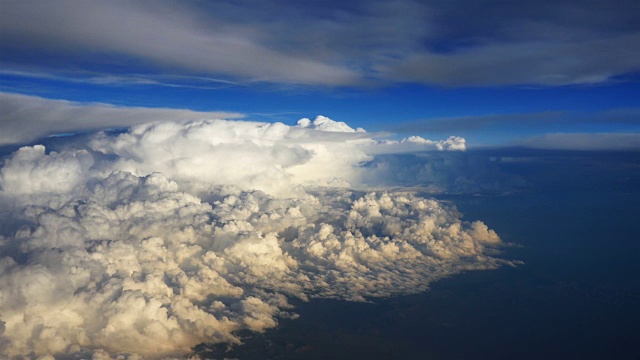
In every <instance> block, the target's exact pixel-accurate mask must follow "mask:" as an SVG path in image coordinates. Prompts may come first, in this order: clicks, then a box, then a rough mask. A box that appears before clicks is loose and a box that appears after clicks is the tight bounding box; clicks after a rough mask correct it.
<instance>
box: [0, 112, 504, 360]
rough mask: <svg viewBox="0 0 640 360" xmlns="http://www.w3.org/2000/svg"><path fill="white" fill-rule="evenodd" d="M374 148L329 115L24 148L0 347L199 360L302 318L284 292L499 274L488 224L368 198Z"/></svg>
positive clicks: (155, 129)
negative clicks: (204, 348) (196, 352)
mask: <svg viewBox="0 0 640 360" xmlns="http://www.w3.org/2000/svg"><path fill="white" fill-rule="evenodd" d="M407 142H408V143H411V146H412V148H411V150H414V149H415V146H417V144H421V145H422V146H423V149H434V150H436V149H456V148H459V147H460V144H461V141H460V140H456V141H451V140H446V141H443V142H432V141H427V140H425V139H422V140H419V139H416V138H414V139H411V140H406V141H405V143H407ZM402 144H403V142H397V143H396V144H395V145H396V146H397V147H400V146H402ZM451 144H453V145H451ZM462 144H464V142H463V141H462ZM450 145H451V146H450ZM376 146H379V147H380V148H381V149H384V148H385V146H389V143H382V142H379V141H377V140H373V139H371V138H370V137H368V136H367V135H366V133H365V132H364V131H363V130H354V129H352V128H350V127H349V126H348V125H346V124H344V123H339V122H335V121H333V120H331V119H328V118H325V117H318V118H316V119H315V120H314V121H311V120H309V119H302V120H301V121H299V123H298V125H296V126H287V125H284V124H278V123H275V124H266V123H252V122H243V121H226V120H200V121H195V122H188V123H174V122H164V123H152V124H142V125H138V126H135V127H133V128H132V129H131V130H130V131H129V132H126V133H123V134H119V135H110V134H108V133H99V134H96V135H94V136H93V137H92V138H90V139H89V141H88V143H87V144H86V146H85V147H84V148H78V146H77V143H76V144H74V147H73V148H71V147H69V148H66V149H62V150H61V151H59V152H47V149H46V148H45V147H44V146H42V145H36V146H28V147H23V148H21V149H19V150H18V151H16V152H15V153H13V154H11V155H10V156H8V157H7V158H6V159H5V160H4V163H3V166H2V168H0V186H1V190H0V212H1V214H0V215H2V217H3V218H4V220H3V221H2V222H0V253H1V254H2V257H1V258H0V274H1V275H0V288H2V289H3V291H2V292H1V293H0V324H1V325H2V326H0V353H1V354H3V355H4V356H6V357H9V358H21V357H30V358H38V357H43V356H63V355H69V356H75V355H77V356H93V357H94V358H96V359H98V358H100V359H107V358H111V357H112V356H116V355H122V356H124V357H128V358H130V359H138V358H139V357H140V356H144V357H145V358H165V357H172V356H178V357H180V356H187V355H188V354H189V353H190V352H191V349H192V348H193V347H194V346H195V345H197V344H199V343H203V342H222V343H228V344H238V343H240V341H241V340H240V338H239V337H238V335H237V333H238V331H240V330H250V331H255V332H262V331H264V330H265V329H268V328H272V327H275V326H277V324H278V319H280V318H285V317H291V318H295V317H296V315H295V313H294V311H295V309H293V308H292V306H291V305H290V303H289V299H290V298H298V299H302V300H308V299H311V298H335V299H344V300H349V301H366V300H367V299H371V298H376V297H385V296H391V295H394V294H408V293H415V292H420V291H424V290H425V289H426V288H427V287H428V285H429V283H430V282H432V281H434V280H437V279H440V278H442V277H445V276H448V275H451V274H454V273H458V272H460V271H464V270H475V269H493V268H495V267H497V266H499V265H500V264H501V263H505V261H503V260H499V259H496V258H494V257H493V256H492V255H491V254H494V253H495V252H494V250H493V249H494V248H495V247H496V246H498V245H500V243H501V242H500V239H499V237H498V235H497V234H496V233H495V232H494V231H492V230H490V229H488V228H487V226H486V225H484V224H483V223H482V222H479V221H476V222H464V221H461V219H460V214H459V213H458V212H457V211H455V210H454V209H451V208H449V207H447V206H444V205H443V204H442V203H439V202H438V201H435V200H431V199H426V198H422V197H419V196H416V195H415V194H412V193H411V192H406V191H387V192H385V191H371V190H370V189H367V188H366V187H365V186H364V179H365V178H366V174H367V171H370V169H368V168H367V166H365V165H363V164H365V163H366V161H369V160H370V159H372V156H373V155H371V151H370V150H371V149H374V148H375V147H376ZM397 151H398V149H394V150H393V151H392V152H397ZM377 152H378V153H380V152H383V151H382V150H380V149H378V150H377ZM376 171H378V173H379V172H380V171H381V170H380V169H377V170H376ZM356 188H357V189H358V190H354V189H356Z"/></svg>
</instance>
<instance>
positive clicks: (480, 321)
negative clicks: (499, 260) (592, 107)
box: [201, 149, 640, 359]
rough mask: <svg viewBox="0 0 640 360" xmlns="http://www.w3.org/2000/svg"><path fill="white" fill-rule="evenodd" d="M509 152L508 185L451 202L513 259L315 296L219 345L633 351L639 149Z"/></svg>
mask: <svg viewBox="0 0 640 360" xmlns="http://www.w3.org/2000/svg"><path fill="white" fill-rule="evenodd" d="M465 156H492V157H495V156H498V157H505V158H506V157H509V158H510V159H509V161H504V162H500V171H502V172H503V174H504V175H505V176H514V175H517V176H519V177H522V178H523V179H524V180H525V181H524V183H522V184H521V185H520V186H519V187H518V188H517V189H510V191H511V192H510V193H509V194H508V195H504V194H503V195H496V194H495V193H494V194H490V195H488V194H484V195H483V194H463V195H456V196H444V197H443V198H445V199H447V200H452V201H453V203H454V204H455V205H456V206H457V208H458V209H459V210H460V212H462V213H463V214H464V218H465V219H468V220H482V221H484V222H485V223H486V224H487V225H489V227H490V228H492V229H495V230H496V231H497V232H498V234H500V236H501V237H502V239H503V240H504V241H506V242H510V243H514V244H517V246H512V247H506V248H504V249H503V253H502V257H504V258H508V259H516V260H522V261H524V262H525V264H524V265H520V266H518V267H516V268H512V267H503V268H500V269H498V270H494V271H472V272H467V273H464V274H459V275H456V276H453V277H451V278H448V279H444V280H441V281H439V282H437V283H434V284H433V285H432V287H431V289H430V290H429V291H427V292H425V293H422V294H418V295H408V296H400V297H396V298H391V299H376V300H374V303H366V304H365V303H349V302H344V301H334V300H312V301H311V302H309V303H297V304H296V311H297V312H298V313H299V314H300V315H301V316H300V318H299V319H296V320H281V321H280V325H279V327H278V328H276V329H272V330H270V331H268V332H267V333H265V334H263V335H255V334H253V335H252V336H249V337H247V339H246V341H245V345H243V346H239V347H236V348H234V349H232V350H230V351H227V349H226V348H224V347H213V348H210V350H209V351H202V352H201V353H202V354H209V355H215V356H217V357H223V356H226V357H237V358H240V359H503V358H516V359H639V358H640V345H639V344H640V278H639V276H640V161H639V160H640V154H638V153H602V152H600V153H587V152H582V153H576V152H549V151H532V150H514V149H511V150H500V151H497V150H496V151H485V152H478V153H475V154H470V155H469V154H467V155H465Z"/></svg>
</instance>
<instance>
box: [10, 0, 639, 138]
mask: <svg viewBox="0 0 640 360" xmlns="http://www.w3.org/2000/svg"><path fill="white" fill-rule="evenodd" d="M0 6H1V9H2V10H1V11H0V54H1V56H0V86H1V88H0V90H1V91H2V97H3V98H2V101H3V106H2V108H1V111H2V115H3V118H5V120H4V122H6V121H7V120H6V118H11V119H12V120H11V121H12V123H13V122H19V123H22V122H24V121H25V120H24V119H22V117H21V115H20V111H19V109H22V108H24V107H28V106H29V105H28V104H29V103H36V104H37V103H40V102H42V99H41V98H43V99H49V100H66V101H71V102H75V103H77V104H78V105H84V106H88V107H91V106H94V105H95V104H96V103H99V104H108V105H111V106H117V107H126V108H129V107H132V108H154V109H157V108H161V109H172V110H175V109H179V110H181V111H183V110H189V111H199V112H211V113H214V114H210V115H209V116H215V117H220V118H239V117H242V118H244V119H247V120H253V121H266V122H276V121H280V122H283V123H285V124H288V125H293V124H295V122H296V121H297V120H298V119H300V118H304V117H308V118H314V117H315V116H317V115H323V116H327V117H329V118H331V119H335V120H338V121H343V122H346V123H347V124H349V125H350V126H352V127H353V128H358V127H360V128H363V129H366V130H367V131H370V132H381V133H382V132H383V133H387V134H389V135H390V136H392V137H393V136H395V137H397V138H401V137H406V136H410V135H419V136H422V137H426V138H432V137H438V138H442V137H448V136H452V135H453V136H461V137H463V138H465V139H467V140H468V145H469V146H471V147H473V146H483V145H491V146H502V145H525V146H529V147H536V146H537V147H562V148H566V147H578V148H582V149H584V148H589V146H590V145H589V144H590V143H592V142H593V141H596V143H598V144H600V145H598V146H597V147H598V148H601V147H602V144H603V143H604V144H607V146H608V147H612V148H627V149H628V148H630V147H631V148H637V147H638V135H637V134H638V131H639V125H638V124H639V114H640V110H639V105H638V100H637V99H638V98H639V95H640V91H639V85H638V80H639V79H640V77H639V75H640V60H638V59H640V50H638V47H637V46H636V44H637V43H638V42H640V25H638V24H640V21H639V20H638V17H639V16H640V15H639V14H640V6H639V5H638V4H637V2H636V1H631V0H621V1H614V2H607V1H586V2H585V1H563V2H557V1H479V2H478V1H447V2H444V1H404V0H400V1H354V2H348V3H347V4H345V3H344V2H339V1H322V2H313V3H310V2H293V1H269V2H263V1H217V2H188V1H187V2H171V1H138V2H124V1H123V2H120V1H113V2H76V1H56V2H50V1H37V0H30V1H24V2H19V1H2V3H1V5H0ZM13 94H21V95H27V96H31V97H32V98H31V99H30V100H29V99H28V98H20V100H16V98H15V97H11V95H13ZM16 101H17V102H18V103H16ZM29 114H30V115H31V113H29ZM183 114H186V113H183ZM168 117H172V118H175V119H177V120H179V119H181V115H178V114H177V113H169V114H168ZM187 117H188V116H187ZM48 121H54V120H48ZM130 121H131V120H123V121H120V122H119V123H118V124H117V125H118V126H126V125H127V122H130ZM84 122H85V124H82V125H75V126H61V129H59V130H60V132H70V131H74V130H78V129H74V127H78V128H79V129H80V130H85V129H87V128H92V127H93V128H100V127H101V126H100V125H99V124H88V121H86V120H85V121H84ZM25 126H26V125H25ZM26 131H29V130H28V129H26ZM55 131H56V129H51V130H50V131H48V133H47V134H46V135H51V134H52V133H55ZM630 134H632V135H630ZM5 136H9V137H10V136H12V134H8V135H5ZM570 144H573V145H570Z"/></svg>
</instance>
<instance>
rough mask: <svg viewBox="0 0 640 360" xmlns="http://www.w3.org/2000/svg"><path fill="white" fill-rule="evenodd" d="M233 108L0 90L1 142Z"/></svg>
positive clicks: (209, 114)
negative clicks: (125, 103) (131, 103)
mask: <svg viewBox="0 0 640 360" xmlns="http://www.w3.org/2000/svg"><path fill="white" fill-rule="evenodd" d="M240 117H243V115H242V114H239V113H233V112H222V111H219V112H201V111H191V110H180V109H163V108H142V107H119V106H114V105H109V104H100V103H90V104H86V103H85V104H81V103H75V102H71V101H66V100H52V99H45V98H41V97H37V96H29V95H20V94H12V93H0V124H1V125H2V132H1V133H0V145H6V144H20V143H26V142H29V141H33V140H36V139H39V138H42V137H44V136H48V135H52V134H59V133H65V132H74V131H87V130H94V129H100V128H108V127H129V126H132V125H135V124H141V123H145V122H149V121H157V122H162V121H183V122H186V121H189V120H197V119H211V118H214V119H216V118H226V119H233V118H240Z"/></svg>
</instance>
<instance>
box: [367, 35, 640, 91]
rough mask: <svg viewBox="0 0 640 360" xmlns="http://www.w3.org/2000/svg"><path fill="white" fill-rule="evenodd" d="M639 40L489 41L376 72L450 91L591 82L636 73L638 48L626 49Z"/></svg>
mask: <svg viewBox="0 0 640 360" xmlns="http://www.w3.org/2000/svg"><path fill="white" fill-rule="evenodd" d="M639 41H640V33H639V34H633V35H620V36H617V37H613V38H604V39H600V38H598V39H589V40H583V41H572V42H565V41H561V42H549V41H523V42H517V43H505V44H500V43H490V44H482V45H476V46H471V47H468V48H463V49H460V50H458V51H455V52H452V53H445V54H440V53H427V52H425V53H416V54H412V55H411V56H408V57H407V58H405V59H403V60H402V61H400V62H398V63H395V64H392V65H389V66H386V65H382V66H380V67H379V68H378V69H379V71H380V72H381V73H382V74H384V75H383V76H384V77H386V78H390V79H393V80H396V81H397V80H400V81H405V82H416V83H427V84H439V85H444V86H453V87H457V86H487V85H489V86H495V85H518V84H534V85H548V86H559V85H569V84H595V83H602V82H606V81H608V80H610V79H612V78H614V77H615V76H616V75H619V74H627V73H633V72H636V71H638V70H639V69H640V63H639V62H638V60H637V59H638V58H640V50H629V49H635V47H633V45H632V44H635V43H637V42H639ZM567 59H571V60H573V61H568V60H567ZM602 64H606V66H602Z"/></svg>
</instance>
